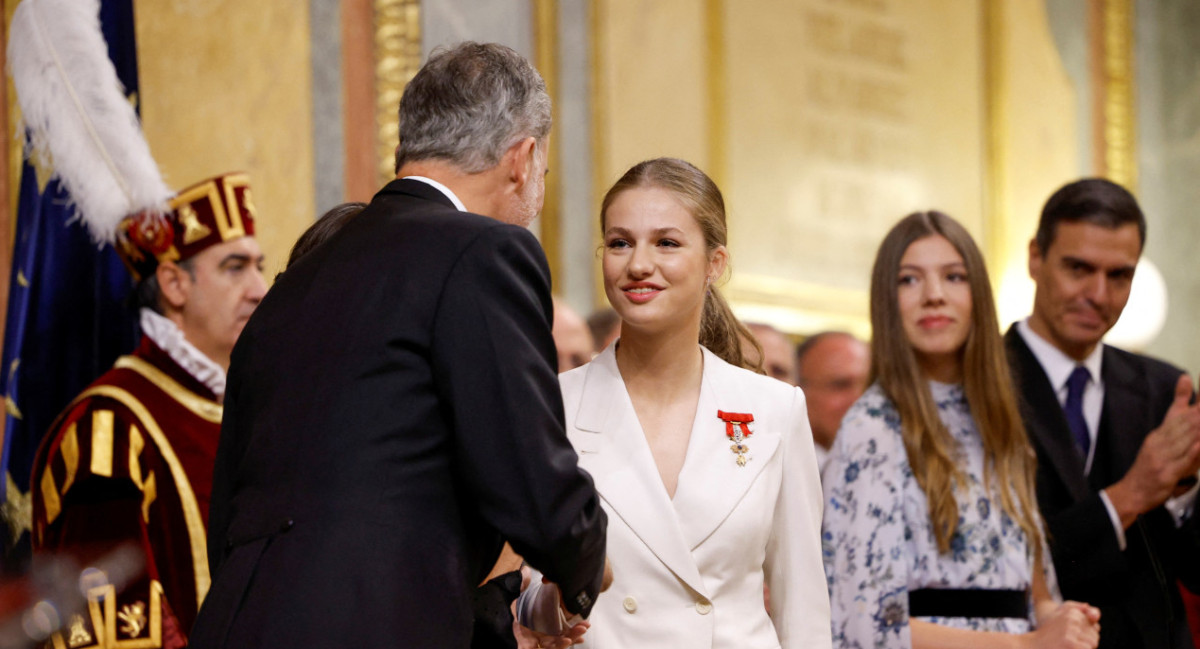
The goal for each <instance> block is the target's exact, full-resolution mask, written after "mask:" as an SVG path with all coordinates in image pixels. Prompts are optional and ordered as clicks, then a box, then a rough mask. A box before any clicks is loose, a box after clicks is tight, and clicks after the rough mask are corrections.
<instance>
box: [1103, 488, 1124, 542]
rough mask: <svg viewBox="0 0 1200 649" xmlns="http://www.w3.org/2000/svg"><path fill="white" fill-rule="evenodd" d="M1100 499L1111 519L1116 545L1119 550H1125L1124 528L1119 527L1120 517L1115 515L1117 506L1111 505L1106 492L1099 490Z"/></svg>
mask: <svg viewBox="0 0 1200 649" xmlns="http://www.w3.org/2000/svg"><path fill="white" fill-rule="evenodd" d="M1100 500H1102V501H1104V508H1105V509H1107V510H1108V518H1109V520H1111V521H1112V526H1113V531H1114V532H1116V534H1117V547H1119V548H1121V551H1122V552H1124V551H1125V528H1124V527H1121V517H1120V516H1118V515H1117V508H1116V507H1113V504H1112V501H1111V500H1109V499H1108V492H1107V491H1104V490H1101V491H1100Z"/></svg>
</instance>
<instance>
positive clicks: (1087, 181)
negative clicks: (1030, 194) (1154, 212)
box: [1034, 178, 1146, 256]
mask: <svg viewBox="0 0 1200 649" xmlns="http://www.w3.org/2000/svg"><path fill="white" fill-rule="evenodd" d="M1064 221H1065V222H1068V223H1077V222H1083V223H1091V224H1092V225H1098V226H1100V227H1104V228H1109V229H1111V230H1115V229H1116V228H1119V227H1121V226H1123V225H1127V224H1130V223H1132V224H1134V225H1136V226H1137V228H1138V242H1139V243H1140V244H1141V246H1143V247H1144V246H1145V245H1146V217H1145V215H1143V214H1142V208H1140V207H1138V203H1137V199H1136V198H1134V197H1133V194H1130V193H1129V190H1127V189H1125V188H1124V187H1122V186H1120V185H1118V184H1116V183H1114V182H1112V181H1110V180H1105V179H1103V178H1084V179H1082V180H1076V181H1075V182H1073V183H1068V184H1066V185H1063V186H1062V187H1060V188H1059V189H1058V191H1056V192H1054V194H1052V195H1051V196H1050V198H1049V199H1047V200H1046V206H1045V207H1043V208H1042V216H1041V218H1040V219H1039V220H1038V228H1037V235H1036V237H1035V239H1034V240H1035V241H1036V242H1037V247H1038V250H1039V251H1040V252H1041V253H1042V255H1043V256H1045V254H1046V252H1047V251H1048V250H1049V249H1050V244H1052V243H1054V237H1055V235H1056V234H1058V224H1059V223H1062V222H1064Z"/></svg>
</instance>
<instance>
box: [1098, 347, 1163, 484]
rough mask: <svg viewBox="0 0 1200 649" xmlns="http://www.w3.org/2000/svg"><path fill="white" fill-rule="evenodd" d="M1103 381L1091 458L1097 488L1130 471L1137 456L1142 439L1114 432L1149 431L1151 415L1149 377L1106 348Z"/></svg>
mask: <svg viewBox="0 0 1200 649" xmlns="http://www.w3.org/2000/svg"><path fill="white" fill-rule="evenodd" d="M1100 374H1101V376H1102V377H1103V378H1104V406H1103V408H1102V410H1101V414H1100V430H1099V431H1098V433H1097V435H1096V456H1095V457H1094V458H1093V459H1092V475H1090V476H1089V478H1090V479H1091V482H1092V484H1093V486H1095V488H1096V489H1103V488H1105V487H1107V486H1109V485H1110V484H1112V483H1113V482H1115V481H1116V480H1118V479H1120V478H1121V476H1123V475H1125V472H1126V471H1128V470H1129V466H1130V465H1131V464H1132V463H1133V460H1134V458H1136V457H1137V454H1138V451H1139V450H1140V448H1141V444H1142V439H1141V438H1139V437H1138V436H1137V435H1131V434H1115V433H1114V432H1113V431H1125V432H1128V431H1141V430H1150V429H1152V428H1153V427H1154V426H1153V425H1151V426H1150V427H1149V428H1147V426H1146V421H1145V418H1146V414H1147V413H1148V412H1149V410H1148V408H1149V406H1148V404H1147V403H1146V402H1147V400H1148V398H1149V397H1148V396H1147V394H1146V388H1145V385H1146V378H1145V376H1143V375H1142V372H1141V371H1140V370H1139V368H1137V367H1132V366H1130V365H1129V364H1128V363H1124V362H1123V359H1122V358H1121V357H1120V356H1119V355H1117V354H1115V353H1112V350H1111V348H1110V347H1108V346H1107V345H1105V347H1104V364H1103V366H1102V367H1101V368H1100Z"/></svg>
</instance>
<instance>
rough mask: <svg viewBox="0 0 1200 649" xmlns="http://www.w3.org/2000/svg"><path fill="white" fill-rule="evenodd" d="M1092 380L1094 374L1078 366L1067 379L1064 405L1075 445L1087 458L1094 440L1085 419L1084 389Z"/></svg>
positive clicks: (1064, 411)
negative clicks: (1089, 433)
mask: <svg viewBox="0 0 1200 649" xmlns="http://www.w3.org/2000/svg"><path fill="white" fill-rule="evenodd" d="M1091 378H1092V374H1091V372H1088V370H1087V368H1086V367H1084V366H1082V365H1078V366H1076V367H1075V370H1074V371H1073V372H1071V376H1070V377H1068V378H1067V402H1066V403H1065V404H1063V413H1064V414H1066V416H1067V426H1069V427H1070V428H1071V436H1072V437H1074V438H1075V445H1076V446H1078V447H1079V450H1080V451H1082V452H1083V457H1085V458H1086V457H1087V456H1088V449H1089V448H1090V447H1091V445H1092V438H1091V437H1090V436H1089V435H1088V427H1087V420H1086V419H1084V418H1083V389H1084V388H1086V387H1087V384H1088V381H1090V380H1091Z"/></svg>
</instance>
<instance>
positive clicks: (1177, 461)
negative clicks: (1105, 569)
mask: <svg viewBox="0 0 1200 649" xmlns="http://www.w3.org/2000/svg"><path fill="white" fill-rule="evenodd" d="M1191 399H1192V380H1191V378H1190V377H1188V376H1187V375H1186V374H1185V375H1183V376H1181V377H1179V382H1178V383H1176V384H1175V400H1174V402H1172V403H1171V407H1170V409H1169V410H1167V414H1166V416H1165V417H1163V421H1162V424H1161V425H1159V427H1158V428H1156V429H1154V430H1153V431H1151V432H1150V434H1149V435H1147V436H1146V439H1145V441H1143V442H1142V447H1141V448H1140V449H1139V450H1138V455H1137V459H1135V460H1134V461H1133V466H1131V467H1130V468H1129V471H1128V472H1127V473H1126V474H1125V476H1124V477H1122V478H1121V480H1120V481H1119V482H1117V483H1116V484H1114V485H1112V486H1111V487H1109V488H1108V489H1105V492H1106V493H1107V494H1108V498H1109V500H1110V501H1111V502H1112V505H1113V508H1114V509H1116V510H1117V515H1118V516H1120V518H1121V525H1122V526H1124V527H1125V529H1129V526H1130V525H1133V522H1134V521H1135V520H1137V517H1138V516H1140V515H1142V514H1144V513H1146V512H1148V511H1150V510H1151V509H1154V508H1155V507H1158V506H1159V505H1161V504H1163V503H1164V502H1166V501H1167V499H1168V498H1170V497H1171V496H1172V495H1173V494H1174V493H1175V491H1176V488H1177V485H1178V483H1179V481H1180V480H1181V479H1184V478H1187V477H1188V476H1194V475H1196V472H1197V471H1198V470H1200V403H1197V404H1193V405H1188V402H1189V401H1191Z"/></svg>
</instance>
